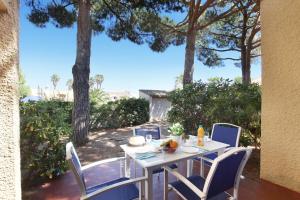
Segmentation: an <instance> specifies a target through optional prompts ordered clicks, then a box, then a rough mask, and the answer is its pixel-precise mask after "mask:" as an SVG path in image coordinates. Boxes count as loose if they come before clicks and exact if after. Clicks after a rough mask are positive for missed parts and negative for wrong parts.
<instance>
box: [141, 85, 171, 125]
mask: <svg viewBox="0 0 300 200" xmlns="http://www.w3.org/2000/svg"><path fill="white" fill-rule="evenodd" d="M167 95H168V92H167V91H164V90H139V97H140V98H144V99H146V100H148V101H149V105H150V121H165V120H167V114H168V111H169V110H170V108H171V102H170V101H168V99H167Z"/></svg>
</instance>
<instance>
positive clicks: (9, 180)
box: [0, 0, 21, 200]
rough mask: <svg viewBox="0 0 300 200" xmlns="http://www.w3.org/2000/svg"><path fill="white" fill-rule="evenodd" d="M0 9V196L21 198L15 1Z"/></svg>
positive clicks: (13, 198) (16, 15) (16, 12)
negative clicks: (4, 10) (3, 10)
mask: <svg viewBox="0 0 300 200" xmlns="http://www.w3.org/2000/svg"><path fill="white" fill-rule="evenodd" d="M7 5H8V9H7V11H6V12H0V199H8V200H18V199H21V184H20V182H21V180H20V179H21V178H20V152H19V123H20V122H19V104H18V35H19V34H18V26H19V24H18V21H19V16H18V15H19V14H18V9H19V4H18V2H17V1H16V0H11V1H10V3H8V4H7Z"/></svg>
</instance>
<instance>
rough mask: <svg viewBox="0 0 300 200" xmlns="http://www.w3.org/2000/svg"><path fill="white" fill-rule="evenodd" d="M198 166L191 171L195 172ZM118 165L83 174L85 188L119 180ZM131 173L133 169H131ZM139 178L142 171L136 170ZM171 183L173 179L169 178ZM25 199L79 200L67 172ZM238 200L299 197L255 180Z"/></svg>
mask: <svg viewBox="0 0 300 200" xmlns="http://www.w3.org/2000/svg"><path fill="white" fill-rule="evenodd" d="M184 168H185V166H184V164H183V163H181V164H180V171H181V172H184V171H185V169H184ZM197 170H198V166H196V167H195V169H194V171H195V172H198V171H197ZM119 171H120V170H119V163H112V164H110V165H102V166H96V167H94V168H93V169H92V170H89V171H87V173H86V174H85V177H86V181H87V184H88V185H90V186H91V185H95V184H97V183H101V182H104V181H108V180H111V179H113V178H117V177H119ZM132 174H133V170H132ZM137 174H138V175H139V174H141V169H138V173H137ZM170 179H171V181H172V177H171V178H170ZM162 188H163V174H161V175H160V177H159V178H158V175H155V176H154V197H155V200H160V199H162V195H163V190H162ZM27 199H34V200H39V199H45V200H77V199H79V188H78V186H77V184H76V181H75V179H74V177H73V175H72V174H71V173H70V172H68V173H66V174H65V175H64V176H62V177H60V178H59V179H56V180H54V181H52V182H49V183H45V184H43V185H42V186H40V187H37V188H35V189H34V190H33V192H32V193H31V195H30V196H29V197H27ZM169 199H170V200H179V199H180V198H179V197H178V196H177V195H176V194H175V193H174V192H170V193H169ZM239 199H240V200H300V194H299V193H296V192H293V191H290V190H288V189H286V188H283V187H280V186H278V185H274V184H272V183H269V182H267V181H263V180H260V181H254V180H251V179H247V178H246V179H244V180H242V181H241V184H240V190H239Z"/></svg>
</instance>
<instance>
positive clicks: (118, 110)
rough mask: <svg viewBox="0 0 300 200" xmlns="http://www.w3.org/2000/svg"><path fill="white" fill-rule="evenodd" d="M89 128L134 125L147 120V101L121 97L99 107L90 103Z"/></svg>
mask: <svg viewBox="0 0 300 200" xmlns="http://www.w3.org/2000/svg"><path fill="white" fill-rule="evenodd" d="M90 117H91V121H90V128H91V129H96V128H119V127H126V126H134V125H139V124H143V123H145V122H147V121H148V120H149V103H148V102H147V101H146V100H144V99H136V98H129V99H121V100H117V101H111V102H108V103H107V104H103V105H101V106H99V107H97V106H94V105H91V116H90Z"/></svg>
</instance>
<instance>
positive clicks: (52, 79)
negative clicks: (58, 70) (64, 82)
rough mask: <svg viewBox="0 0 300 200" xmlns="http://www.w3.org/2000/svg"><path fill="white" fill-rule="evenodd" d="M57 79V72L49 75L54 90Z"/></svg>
mask: <svg viewBox="0 0 300 200" xmlns="http://www.w3.org/2000/svg"><path fill="white" fill-rule="evenodd" d="M59 80H60V78H59V76H58V75H57V74H53V75H52V76H51V82H52V84H53V88H54V90H56V87H57V84H58V82H59Z"/></svg>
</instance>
